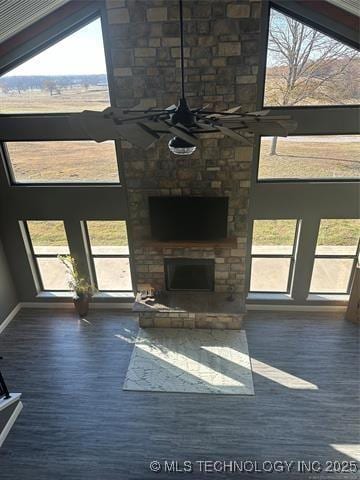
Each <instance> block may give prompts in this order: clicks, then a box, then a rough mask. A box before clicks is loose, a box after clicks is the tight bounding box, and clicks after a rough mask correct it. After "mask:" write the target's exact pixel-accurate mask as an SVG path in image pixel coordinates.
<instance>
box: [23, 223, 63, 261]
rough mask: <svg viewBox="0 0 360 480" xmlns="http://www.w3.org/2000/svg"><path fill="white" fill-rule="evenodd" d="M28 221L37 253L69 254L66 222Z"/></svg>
mask: <svg viewBox="0 0 360 480" xmlns="http://www.w3.org/2000/svg"><path fill="white" fill-rule="evenodd" d="M26 223H27V226H28V230H29V234H30V240H31V242H32V246H33V249H34V253H35V254H49V253H50V254H54V255H58V254H65V255H66V254H69V247H68V242H67V238H66V233H65V228H64V222H62V221H57V220H31V221H28V222H26Z"/></svg>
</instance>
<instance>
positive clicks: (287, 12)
mask: <svg viewBox="0 0 360 480" xmlns="http://www.w3.org/2000/svg"><path fill="white" fill-rule="evenodd" d="M264 8H266V9H267V11H266V15H264V17H266V20H265V21H266V24H265V26H266V28H264V35H265V41H264V43H263V44H262V54H263V58H264V60H263V61H264V65H263V69H262V70H263V71H262V78H261V84H260V87H261V85H262V87H263V88H261V102H260V103H261V109H265V110H272V109H279V108H281V109H286V110H291V109H300V108H305V109H319V108H330V107H331V108H347V107H357V108H359V107H360V102H358V103H355V104H349V105H341V104H335V105H331V104H329V105H288V106H287V105H271V106H270V105H265V103H264V100H265V86H266V66H267V59H268V47H269V31H270V18H271V10H275V11H277V12H279V13H281V14H282V15H286V16H288V17H291V18H293V19H294V20H296V21H298V22H300V23H303V24H304V25H306V26H308V27H309V28H312V29H314V30H317V31H319V32H320V33H322V34H323V35H326V36H328V37H330V38H332V39H334V40H336V41H337V42H341V43H343V44H345V45H347V46H349V47H350V48H353V49H355V50H358V51H359V53H360V48H359V44H354V43H352V42H350V41H346V39H344V38H341V37H340V36H338V35H336V34H335V33H334V32H331V31H327V30H326V29H324V28H321V27H319V25H317V24H316V22H312V21H311V20H309V19H307V18H304V17H303V16H302V15H299V14H296V13H295V12H292V11H291V10H288V9H287V8H286V7H283V6H282V5H279V4H277V3H274V2H273V1H271V0H268V1H267V4H265V7H264Z"/></svg>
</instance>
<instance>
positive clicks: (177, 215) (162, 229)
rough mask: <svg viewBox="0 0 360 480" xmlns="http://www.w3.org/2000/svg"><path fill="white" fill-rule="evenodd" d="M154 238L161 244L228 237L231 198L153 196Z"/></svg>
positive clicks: (151, 207) (151, 205)
mask: <svg viewBox="0 0 360 480" xmlns="http://www.w3.org/2000/svg"><path fill="white" fill-rule="evenodd" d="M149 210H150V224H151V236H152V239H153V240H158V241H177V240H180V241H191V240H194V241H211V240H220V239H224V238H226V237H227V217H228V198H227V197H149Z"/></svg>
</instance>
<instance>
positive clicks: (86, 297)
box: [58, 255, 96, 317]
mask: <svg viewBox="0 0 360 480" xmlns="http://www.w3.org/2000/svg"><path fill="white" fill-rule="evenodd" d="M58 258H59V260H60V261H61V262H62V263H63V264H64V266H65V268H66V270H67V272H68V274H69V277H70V280H69V282H68V283H69V287H70V289H71V290H73V292H74V297H73V301H74V305H75V309H76V311H77V313H78V314H79V317H83V316H85V315H87V314H88V311H89V302H90V300H91V297H92V296H93V295H94V293H95V292H96V289H95V288H94V287H93V286H92V285H91V284H90V283H89V282H88V281H87V280H86V279H85V278H82V277H81V276H80V273H79V270H78V268H77V263H76V260H75V258H73V257H71V256H70V255H59V256H58Z"/></svg>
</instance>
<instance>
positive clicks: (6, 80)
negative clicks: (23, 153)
mask: <svg viewBox="0 0 360 480" xmlns="http://www.w3.org/2000/svg"><path fill="white" fill-rule="evenodd" d="M109 104H110V102H109V92H108V85H107V76H106V64H105V55H104V48H103V39H102V31H101V21H100V19H96V20H94V21H92V22H91V23H89V24H88V25H86V26H85V27H83V28H81V29H80V30H78V31H77V32H75V33H73V34H71V35H69V36H67V37H66V38H65V39H63V40H61V41H59V42H58V43H56V44H55V45H53V46H51V47H49V48H47V49H46V50H44V51H43V52H41V53H39V54H38V55H36V56H34V57H32V58H31V59H30V60H28V61H26V62H24V63H23V64H21V65H20V66H18V67H16V68H14V69H13V70H11V71H10V72H8V73H7V74H6V75H4V76H3V77H2V78H0V113H49V112H51V113H54V112H78V111H82V110H84V109H91V110H103V109H104V108H106V107H107V106H108V105H109Z"/></svg>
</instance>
